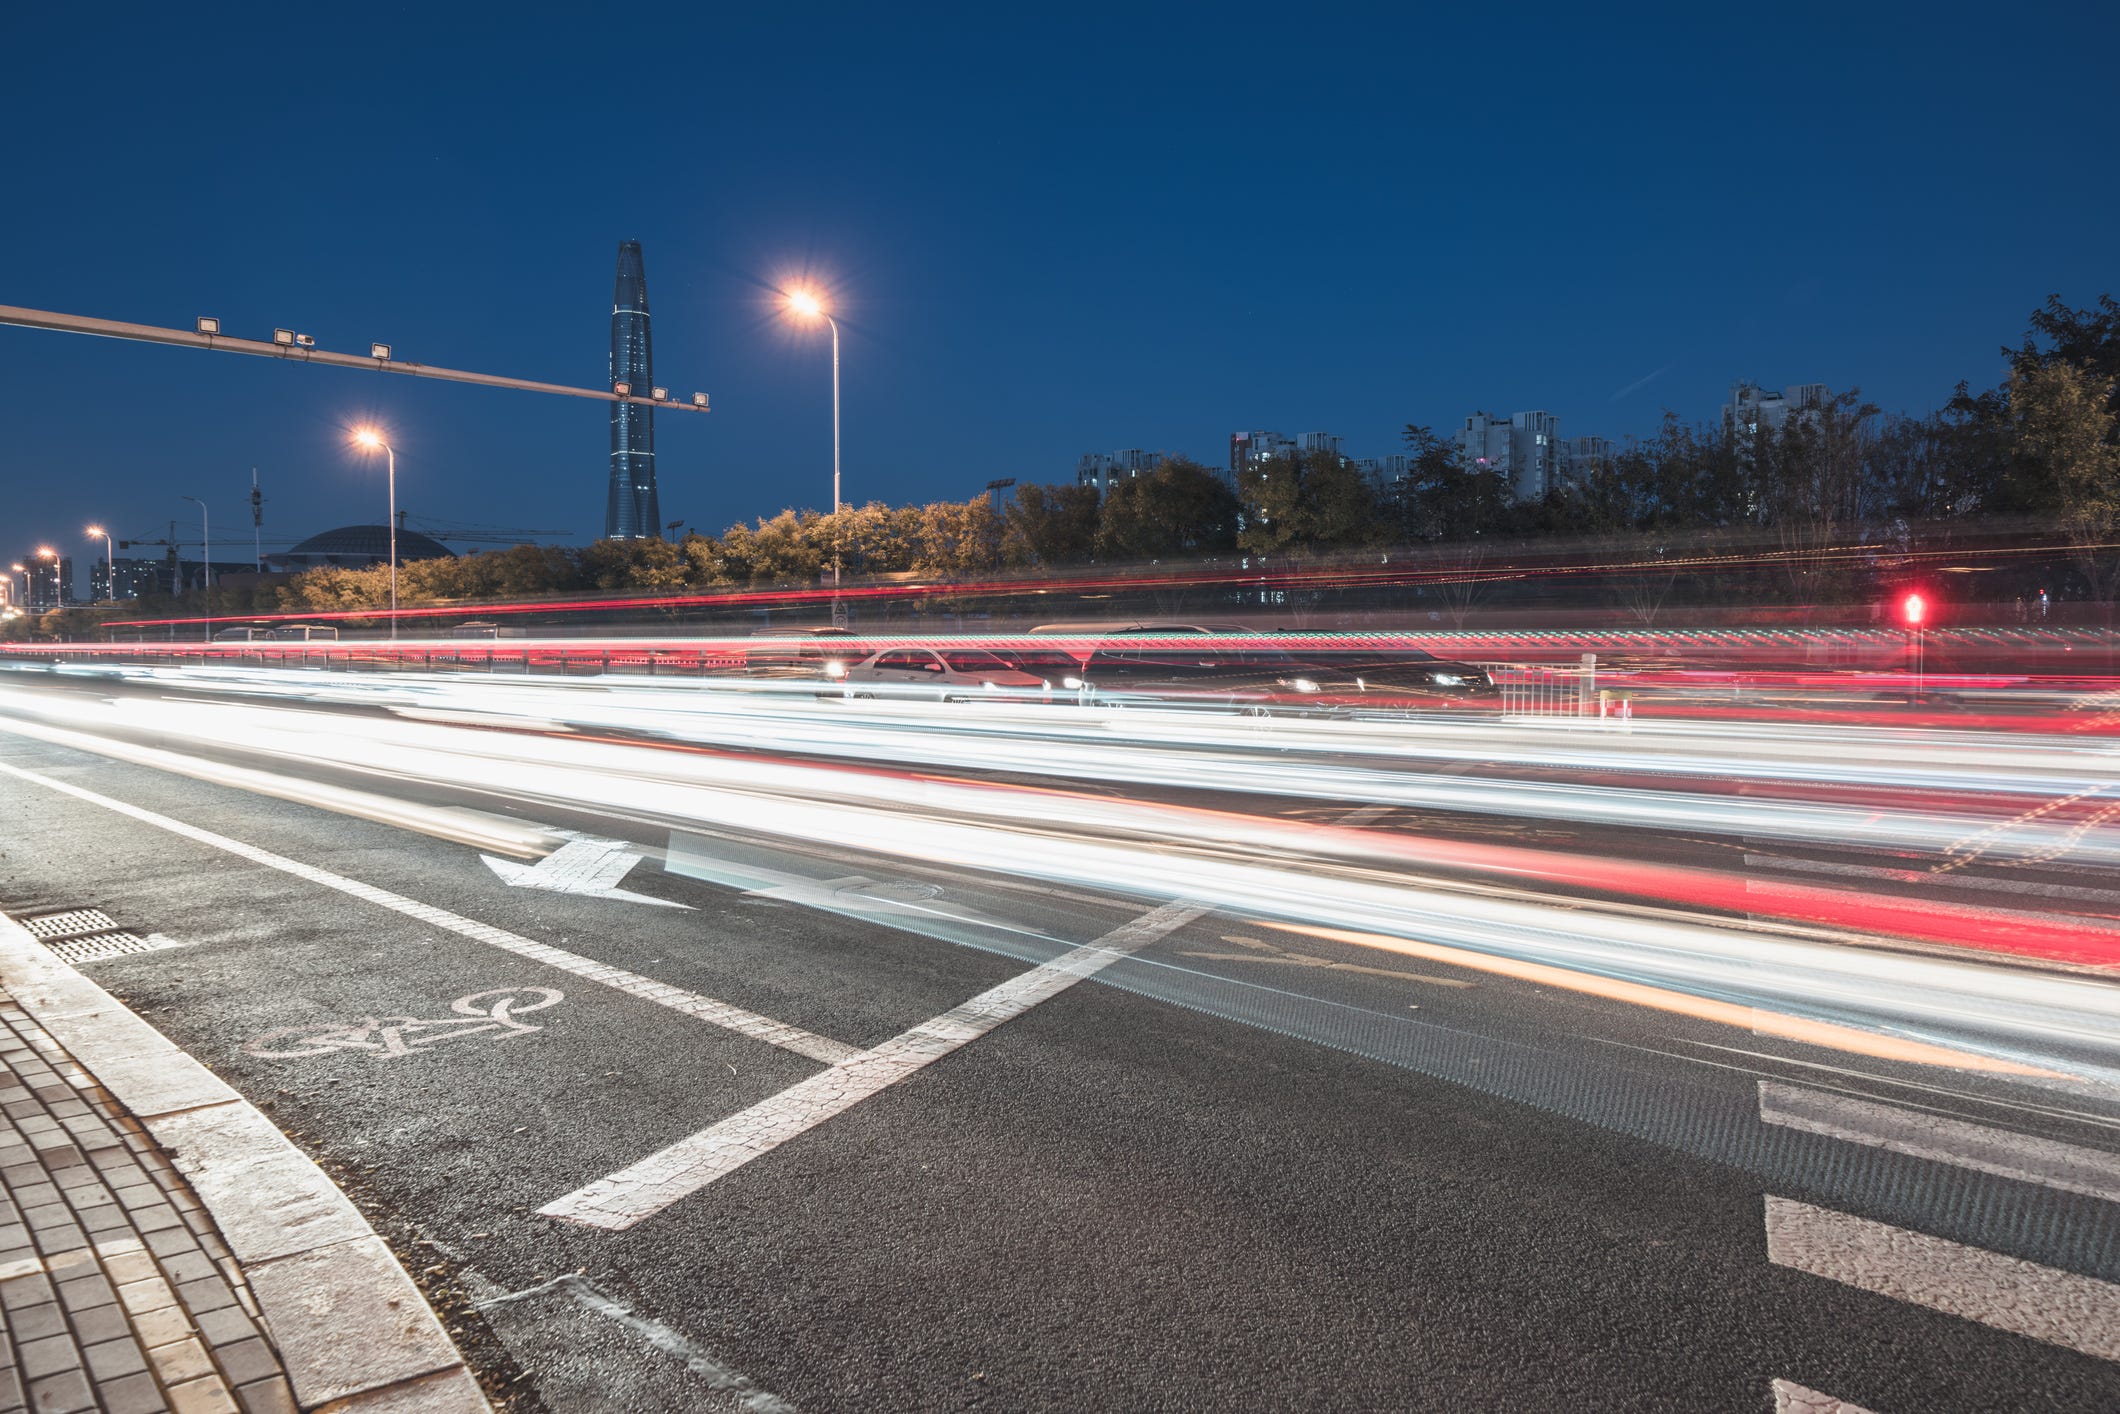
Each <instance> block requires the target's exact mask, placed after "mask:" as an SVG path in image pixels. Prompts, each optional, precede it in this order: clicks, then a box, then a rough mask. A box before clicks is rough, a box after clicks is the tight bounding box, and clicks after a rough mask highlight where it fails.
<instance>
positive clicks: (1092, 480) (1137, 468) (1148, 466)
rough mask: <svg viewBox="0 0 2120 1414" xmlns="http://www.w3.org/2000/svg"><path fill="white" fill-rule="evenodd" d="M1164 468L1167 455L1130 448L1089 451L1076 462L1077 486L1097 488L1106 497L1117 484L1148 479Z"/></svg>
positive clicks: (1098, 492) (1100, 494) (1099, 493)
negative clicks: (1113, 485)
mask: <svg viewBox="0 0 2120 1414" xmlns="http://www.w3.org/2000/svg"><path fill="white" fill-rule="evenodd" d="M1161 465H1163V453H1161V452H1145V451H1142V450H1141V449H1140V448H1139V447H1128V448H1127V449H1125V450H1124V451H1118V452H1086V453H1084V454H1083V455H1082V456H1081V457H1080V458H1078V459H1077V460H1076V462H1075V484H1076V485H1077V486H1094V487H1096V488H1097V494H1098V495H1099V496H1102V495H1103V494H1104V493H1105V492H1106V491H1109V490H1110V489H1111V487H1112V483H1113V482H1115V481H1131V480H1132V479H1133V478H1135V477H1137V476H1146V475H1148V473H1150V472H1152V471H1154V470H1155V469H1156V468H1157V467H1159V466H1161Z"/></svg>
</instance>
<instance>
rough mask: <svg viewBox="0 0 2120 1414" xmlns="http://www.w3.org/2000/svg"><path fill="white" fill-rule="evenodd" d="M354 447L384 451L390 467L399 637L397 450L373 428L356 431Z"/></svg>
mask: <svg viewBox="0 0 2120 1414" xmlns="http://www.w3.org/2000/svg"><path fill="white" fill-rule="evenodd" d="M353 441H354V445H355V446H358V447H366V448H367V449H368V450H369V451H371V452H372V451H374V450H375V449H376V448H378V447H381V448H382V449H383V456H384V457H385V458H386V459H387V460H388V462H389V465H390V636H391V637H392V638H393V639H395V638H396V637H397V448H395V447H393V446H391V445H390V443H389V442H387V441H385V440H384V439H383V434H382V433H380V432H378V431H376V430H375V429H374V428H373V427H359V428H355V429H354V433H353Z"/></svg>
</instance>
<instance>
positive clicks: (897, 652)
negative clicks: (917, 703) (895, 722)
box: [846, 648, 1052, 702]
mask: <svg viewBox="0 0 2120 1414" xmlns="http://www.w3.org/2000/svg"><path fill="white" fill-rule="evenodd" d="M846 683H847V696H849V697H877V696H888V697H908V696H914V697H930V696H932V697H939V698H941V699H942V700H943V701H945V702H970V701H972V700H973V699H975V698H978V697H982V696H986V697H1001V696H1006V697H1013V698H1018V699H1021V698H1023V697H1026V696H1042V695H1043V694H1045V693H1046V692H1049V691H1050V690H1051V688H1052V684H1051V683H1048V682H1047V681H1046V680H1045V679H1044V678H1039V677H1033V676H1031V675H1030V674H1029V673H1024V672H1018V671H1017V670H1016V669H1014V668H1012V667H1010V666H1009V665H1008V664H1007V663H1006V662H1004V661H1002V660H1001V659H999V658H997V657H995V656H994V655H993V654H991V653H989V652H987V651H986V650H985V649H983V648H886V649H884V650H883V651H882V652H881V653H871V654H870V655H869V656H868V657H866V658H864V659H862V660H861V661H860V662H858V663H854V664H851V665H850V666H849V667H848V668H847V669H846ZM857 686H858V687H880V688H884V689H886V691H884V692H881V693H878V692H862V691H857V690H856V688H857Z"/></svg>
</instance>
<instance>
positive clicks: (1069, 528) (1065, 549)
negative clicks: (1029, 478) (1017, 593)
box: [1002, 483, 1098, 568]
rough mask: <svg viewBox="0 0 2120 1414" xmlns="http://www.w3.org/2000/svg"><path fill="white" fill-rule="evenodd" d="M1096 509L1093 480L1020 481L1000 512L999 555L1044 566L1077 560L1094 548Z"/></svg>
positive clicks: (1049, 566)
mask: <svg viewBox="0 0 2120 1414" xmlns="http://www.w3.org/2000/svg"><path fill="white" fill-rule="evenodd" d="M1097 514H1098V498H1097V488H1096V487H1094V486H1070V485H1065V484H1062V485H1058V486H1041V485H1038V484H1036V483H1033V484H1031V485H1028V486H1019V487H1017V488H1016V497H1015V499H1014V500H1013V501H1011V502H1010V503H1009V506H1008V510H1007V511H1006V512H1005V513H1004V516H1003V520H1004V523H1005V524H1004V528H1003V531H1002V558H1003V559H1005V560H1006V561H1007V562H1008V563H1010V564H1012V565H1043V566H1046V567H1047V568H1052V567H1055V566H1059V565H1074V564H1081V563H1082V562H1084V561H1086V560H1088V559H1089V558H1090V556H1091V555H1092V554H1094V553H1095V551H1096V548H1097Z"/></svg>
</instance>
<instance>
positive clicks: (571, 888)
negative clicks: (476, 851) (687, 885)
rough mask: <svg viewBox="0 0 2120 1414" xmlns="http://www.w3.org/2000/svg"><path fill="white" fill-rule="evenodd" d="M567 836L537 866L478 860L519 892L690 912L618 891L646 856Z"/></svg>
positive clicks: (620, 844)
mask: <svg viewBox="0 0 2120 1414" xmlns="http://www.w3.org/2000/svg"><path fill="white" fill-rule="evenodd" d="M567 833H568V836H569V838H568V840H567V843H565V844H563V845H561V846H560V847H559V848H558V849H556V850H554V851H552V853H550V854H548V855H546V856H545V857H544V858H543V859H540V860H539V861H537V863H535V864H517V863H516V862H515V861H514V860H512V859H496V858H494V857H493V856H492V855H490V854H482V855H480V856H479V858H481V859H483V860H485V861H486V867H487V868H488V869H491V870H492V871H493V872H494V873H496V874H498V875H500V877H501V882H502V883H504V884H507V885H508V886H510V887H511V888H517V889H543V890H545V891H546V892H547V893H554V894H583V895H586V896H587V897H589V898H615V899H624V900H626V901H627V902H629V903H649V904H653V905H655V906H656V907H657V908H690V907H691V906H692V905H691V904H689V903H678V902H677V901H675V900H674V899H666V898H656V897H654V896H653V895H651V894H639V893H635V892H633V890H631V889H621V888H619V887H618V882H619V880H621V879H623V878H625V877H626V875H627V874H628V873H629V872H631V870H632V868H633V866H634V865H636V864H638V863H640V862H641V860H643V859H645V858H646V857H647V856H646V855H644V854H642V853H640V852H639V851H638V850H636V849H634V848H632V847H631V846H630V845H627V844H626V843H625V842H624V841H622V840H603V839H598V838H596V837H595V836H593V835H577V834H574V833H573V832H572V831H569V832H567Z"/></svg>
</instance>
